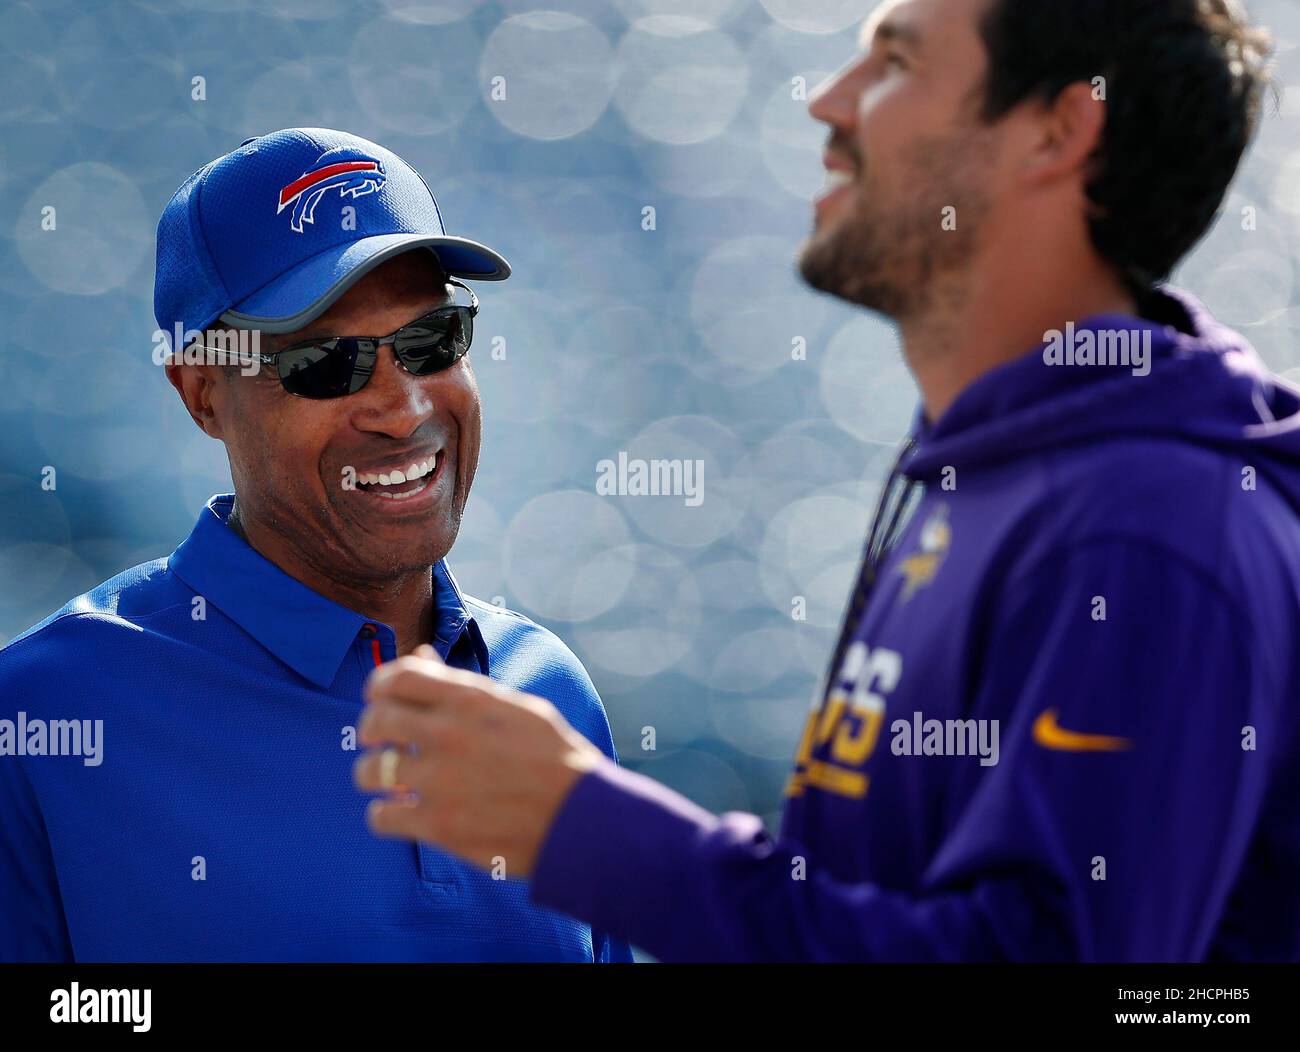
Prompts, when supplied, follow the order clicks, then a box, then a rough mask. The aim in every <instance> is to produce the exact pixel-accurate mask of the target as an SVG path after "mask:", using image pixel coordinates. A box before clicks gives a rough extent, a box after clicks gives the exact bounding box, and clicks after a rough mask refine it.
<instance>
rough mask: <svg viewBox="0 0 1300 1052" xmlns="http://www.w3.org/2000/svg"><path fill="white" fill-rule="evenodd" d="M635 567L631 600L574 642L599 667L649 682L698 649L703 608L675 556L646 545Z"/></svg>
mask: <svg viewBox="0 0 1300 1052" xmlns="http://www.w3.org/2000/svg"><path fill="white" fill-rule="evenodd" d="M635 561H636V576H635V577H634V578H633V579H632V583H631V587H629V588H628V591H627V598H626V599H625V600H624V601H623V602H621V603H619V605H618V606H617V607H616V608H614V609H613V610H611V611H610V612H609V613H608V614H607V615H606V616H605V617H603V618H601V619H600V620H599V622H597V623H595V624H590V625H581V626H579V627H577V628H575V629H574V639H575V641H576V643H577V644H578V645H579V646H580V647H581V649H582V653H583V655H584V656H585V657H586V658H587V659H588V661H589V662H590V663H591V664H592V665H593V666H595V667H597V668H600V669H605V670H608V671H610V672H614V673H617V674H618V675H621V676H629V677H636V678H649V677H651V676H657V675H658V674H659V673H661V672H664V671H667V670H668V669H670V668H672V667H673V666H675V665H676V664H677V663H678V662H679V661H681V659H682V658H683V657H684V656H685V655H686V653H687V652H688V651H689V650H690V649H691V647H692V646H694V644H695V639H696V629H697V628H698V627H699V622H700V616H701V613H700V609H701V603H700V596H699V590H698V589H697V588H696V586H695V582H694V580H693V579H692V575H691V572H690V570H689V569H688V568H687V567H686V565H685V564H684V563H683V562H682V561H681V560H680V559H678V558H677V557H676V556H675V555H672V554H671V553H670V552H667V551H665V550H664V549H662V548H656V547H654V546H653V545H648V544H643V545H638V546H637V549H636V554H635Z"/></svg>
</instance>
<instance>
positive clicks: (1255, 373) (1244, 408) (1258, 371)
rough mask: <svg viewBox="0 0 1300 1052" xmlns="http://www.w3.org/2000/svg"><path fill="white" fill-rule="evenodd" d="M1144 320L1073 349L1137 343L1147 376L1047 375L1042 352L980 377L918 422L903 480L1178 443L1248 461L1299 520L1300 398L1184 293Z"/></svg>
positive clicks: (1113, 325) (1126, 318) (1158, 294)
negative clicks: (1098, 448) (1105, 442)
mask: <svg viewBox="0 0 1300 1052" xmlns="http://www.w3.org/2000/svg"><path fill="white" fill-rule="evenodd" d="M1142 313H1143V316H1142V317H1133V316H1130V315H1126V314H1099V315H1095V316H1093V317H1090V318H1087V319H1085V320H1083V321H1082V322H1079V323H1077V324H1075V325H1074V326H1073V333H1074V340H1073V341H1067V342H1071V343H1072V345H1078V344H1079V343H1080V341H1081V340H1083V341H1087V340H1088V339H1089V337H1088V336H1086V335H1085V334H1086V333H1091V334H1093V337H1094V338H1095V334H1097V333H1100V332H1103V331H1106V332H1115V331H1122V332H1128V333H1131V334H1133V336H1134V337H1135V338H1138V339H1140V340H1142V343H1143V345H1144V348H1149V357H1148V358H1146V359H1145V361H1144V362H1140V363H1139V364H1140V368H1139V369H1136V370H1135V368H1134V365H1133V364H1124V365H1119V364H1113V365H1064V364H1048V361H1047V360H1046V359H1045V357H1044V352H1045V351H1047V350H1048V348H1049V344H1048V343H1046V342H1045V343H1042V344H1039V346H1038V347H1036V348H1035V349H1034V350H1033V351H1031V352H1030V353H1028V354H1026V355H1024V356H1022V357H1020V358H1017V359H1016V360H1014V361H1011V362H1008V363H1007V364H1005V365H1002V366H999V367H998V368H996V369H993V370H991V371H990V372H988V373H985V374H984V375H983V376H981V377H980V378H979V379H978V380H976V381H975V382H974V383H973V384H971V385H970V386H969V387H967V388H966V390H965V391H963V392H962V393H961V395H960V396H958V398H957V400H956V401H955V402H954V403H953V404H952V406H951V407H949V409H948V411H947V412H946V413H944V415H943V416H942V417H940V418H939V420H937V421H936V422H935V423H934V424H932V425H931V424H928V423H927V422H926V420H925V418H924V415H923V414H919V415H918V419H917V424H916V426H915V428H914V430H913V436H912V437H913V440H914V442H915V449H914V451H913V453H912V455H911V457H909V458H908V460H907V463H906V466H905V468H904V472H905V474H906V475H908V476H909V477H911V478H913V479H917V480H923V481H928V480H930V479H932V478H935V477H937V476H938V475H939V473H940V472H941V471H942V470H943V469H944V468H945V467H949V466H951V467H955V468H956V469H957V470H958V471H959V472H960V471H962V470H963V469H964V470H973V469H978V468H979V467H981V466H983V465H987V464H994V463H997V464H1002V463H1006V462H1007V461H1011V460H1015V459H1016V458H1018V457H1021V456H1024V455H1026V454H1032V453H1036V452H1040V451H1042V450H1045V449H1050V448H1053V447H1058V446H1066V445H1072V444H1078V443H1086V442H1089V441H1092V440H1100V439H1111V438H1115V437H1118V436H1123V435H1131V436H1146V437H1162V438H1176V439H1179V440H1182V441H1185V442H1190V443H1194V444H1196V445H1201V446H1208V447H1212V448H1215V449H1219V450H1223V451H1225V452H1230V453H1232V454H1234V455H1239V456H1241V457H1242V459H1243V461H1244V462H1245V463H1248V464H1250V465H1252V466H1254V467H1256V468H1257V469H1258V470H1259V472H1260V474H1262V475H1265V476H1266V477H1267V478H1268V479H1269V480H1270V481H1271V482H1272V483H1273V484H1274V485H1275V486H1276V487H1277V488H1278V489H1279V490H1280V491H1281V492H1283V493H1284V494H1285V495H1286V497H1287V500H1288V501H1289V502H1290V504H1291V505H1292V506H1293V507H1295V508H1298V509H1300V389H1298V388H1296V387H1294V386H1292V385H1291V384H1288V383H1287V382H1286V381H1284V380H1282V379H1280V378H1279V377H1277V376H1274V375H1273V374H1272V373H1270V372H1269V370H1268V368H1267V367H1266V366H1265V365H1264V363H1263V361H1262V360H1261V359H1260V357H1259V355H1258V354H1257V353H1256V352H1255V350H1254V348H1253V347H1251V346H1250V344H1249V343H1247V342H1246V340H1245V339H1244V338H1243V337H1242V336H1240V335H1239V334H1238V333H1236V332H1233V331H1232V330H1231V329H1229V328H1227V327H1226V326H1223V325H1221V324H1220V323H1219V322H1218V321H1216V320H1215V319H1214V317H1213V316H1212V315H1211V314H1210V312H1209V311H1208V310H1207V309H1206V308H1205V306H1204V305H1203V304H1202V303H1200V302H1199V301H1198V300H1197V299H1196V298H1195V297H1193V296H1191V295H1190V294H1188V293H1186V292H1184V291H1182V290H1180V289H1175V288H1173V287H1170V286H1162V287H1161V288H1158V289H1156V290H1155V291H1154V292H1153V293H1152V294H1151V296H1150V297H1149V298H1148V300H1147V301H1146V302H1145V303H1143V305H1142ZM1145 334H1149V335H1145ZM1066 335H1067V336H1068V335H1069V334H1068V333H1066ZM1148 340H1149V344H1148V343H1147V341H1148ZM1143 353H1144V354H1145V353H1147V351H1146V349H1144V351H1143Z"/></svg>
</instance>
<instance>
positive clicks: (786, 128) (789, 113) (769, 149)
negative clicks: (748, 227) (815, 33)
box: [760, 73, 826, 201]
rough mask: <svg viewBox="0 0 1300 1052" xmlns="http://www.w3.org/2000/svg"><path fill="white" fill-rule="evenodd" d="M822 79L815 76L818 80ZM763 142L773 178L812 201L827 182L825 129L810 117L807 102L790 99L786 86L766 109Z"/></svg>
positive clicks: (766, 162) (769, 101)
mask: <svg viewBox="0 0 1300 1052" xmlns="http://www.w3.org/2000/svg"><path fill="white" fill-rule="evenodd" d="M822 76H823V74H820V73H819V74H814V77H815V79H816V80H820V79H821V78H822ZM814 82H815V81H814ZM760 141H761V142H762V150H763V162H764V164H766V165H767V170H768V171H769V172H771V173H772V178H774V179H775V180H776V181H777V182H778V183H779V184H780V185H781V186H782V187H783V188H784V189H785V190H788V191H789V192H790V193H792V194H794V196H795V197H797V198H799V199H800V200H801V201H811V200H812V197H813V194H815V193H816V192H817V191H818V190H820V189H821V187H822V184H823V183H824V182H825V177H826V172H825V169H824V168H823V167H822V163H821V155H822V148H823V147H824V146H825V144H826V126H825V125H823V124H819V123H818V122H817V121H814V120H813V119H812V118H811V117H809V116H808V104H807V102H805V101H796V100H795V99H793V98H791V93H790V87H789V85H787V84H782V85H780V86H779V87H778V88H777V89H776V91H774V92H773V93H772V97H771V98H769V99H768V100H767V105H766V106H764V107H763V116H762V119H761V121H760Z"/></svg>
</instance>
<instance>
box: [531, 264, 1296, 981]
mask: <svg viewBox="0 0 1300 1052" xmlns="http://www.w3.org/2000/svg"><path fill="white" fill-rule="evenodd" d="M1143 315H1144V317H1143V318H1141V319H1139V318H1132V317H1127V316H1098V317H1094V318H1090V319H1088V320H1087V321H1085V322H1083V323H1081V324H1079V325H1078V326H1076V331H1075V332H1074V333H1073V337H1074V338H1073V341H1072V347H1079V348H1086V341H1092V340H1094V339H1096V340H1099V341H1100V340H1102V339H1103V338H1104V339H1106V340H1112V342H1110V343H1106V344H1103V346H1106V347H1109V349H1110V352H1111V355H1112V358H1111V359H1110V360H1112V361H1114V356H1115V355H1116V353H1117V351H1118V347H1119V345H1118V344H1117V343H1115V342H1113V336H1114V334H1116V333H1119V332H1121V331H1125V332H1129V333H1130V335H1131V337H1132V339H1133V340H1134V341H1135V343H1134V345H1133V346H1135V347H1137V348H1139V349H1140V348H1141V347H1142V346H1143V341H1147V340H1149V350H1150V357H1149V359H1147V360H1146V362H1145V367H1143V365H1142V362H1141V359H1140V358H1139V359H1136V360H1135V359H1133V358H1129V359H1128V360H1127V364H1126V365H1125V364H1111V365H1097V364H1073V365H1053V364H1048V360H1047V357H1046V356H1045V355H1046V352H1047V351H1048V350H1049V348H1048V345H1046V344H1045V345H1044V346H1041V347H1039V348H1036V349H1035V350H1034V351H1033V352H1031V353H1029V354H1027V355H1025V356H1023V357H1021V358H1019V359H1016V360H1015V361H1012V362H1010V363H1008V364H1006V365H1004V366H1001V367H999V368H997V369H994V370H993V371H991V372H989V373H987V374H986V375H984V376H983V377H981V378H980V379H979V380H977V381H976V382H975V383H973V384H972V385H971V386H970V387H968V388H967V389H966V390H965V391H964V392H963V393H962V394H961V396H960V397H959V398H958V399H957V401H956V402H955V403H954V404H953V406H952V407H951V408H950V409H949V410H948V412H947V413H945V414H944V415H943V417H942V418H941V419H940V420H939V421H938V422H937V423H935V424H934V425H933V426H928V425H927V424H926V422H925V421H924V419H923V418H922V419H921V420H920V422H919V423H918V425H917V427H916V429H915V431H914V434H913V436H912V442H911V443H909V445H908V447H906V448H905V452H904V455H903V457H902V458H901V460H900V468H899V471H900V474H899V479H900V480H901V481H902V482H903V484H904V485H903V488H904V489H905V490H907V491H908V492H906V493H899V492H898V487H897V486H895V487H892V488H893V490H894V493H895V496H896V506H897V507H900V508H901V507H902V506H903V505H904V503H906V504H907V505H908V506H910V507H912V508H914V511H913V513H912V514H911V515H910V518H908V517H906V515H905V514H901V513H900V515H898V516H897V517H895V516H894V515H893V512H892V510H887V509H886V507H885V506H884V505H882V509H881V514H880V518H881V521H882V522H883V523H884V525H885V529H884V534H885V535H888V534H894V533H896V539H891V538H890V537H888V536H883V535H882V536H883V540H882V538H881V537H878V538H877V543H876V550H875V552H874V553H873V555H872V557H871V558H869V559H868V560H867V562H866V563H865V565H864V581H865V585H866V587H860V589H859V596H858V599H859V601H858V602H856V603H854V604H851V606H850V614H849V617H848V618H847V620H846V625H845V631H844V633H843V637H842V639H841V644H840V646H839V647H838V648H837V654H838V657H837V659H836V661H835V663H834V665H833V666H832V667H833V668H834V669H835V675H834V677H833V678H832V679H831V680H830V682H829V685H828V686H829V690H828V691H827V692H826V695H825V697H824V698H819V702H820V704H819V706H818V707H817V708H816V709H815V710H814V712H813V713H812V714H811V715H810V717H809V721H808V726H807V729H806V731H805V734H804V738H803V741H802V742H801V743H800V744H799V749H798V755H797V759H796V768H795V772H794V774H793V776H792V778H791V780H790V786H789V789H788V792H787V801H786V809H785V813H784V820H783V823H782V829H781V834H780V836H779V838H778V839H775V840H773V839H772V838H771V837H769V836H768V835H767V834H766V833H765V832H764V830H763V827H762V825H761V823H760V821H759V820H758V819H757V818H756V817H754V816H752V815H743V814H728V815H723V816H722V817H717V816H714V815H711V814H709V813H707V812H706V811H703V810H702V809H700V808H698V807H696V806H695V805H694V804H692V803H690V802H689V801H687V800H686V799H684V798H683V797H681V796H678V795H677V794H675V793H673V792H671V791H669V790H667V789H666V788H664V787H662V786H660V785H658V784H657V783H655V782H652V781H650V780H649V779H647V778H644V777H642V776H640V775H637V774H634V773H631V772H628V771H625V770H619V769H618V768H616V767H615V766H614V765H612V764H608V765H605V766H604V767H602V768H600V769H598V770H596V771H594V772H592V773H590V774H588V775H586V776H584V777H583V778H582V779H581V780H580V781H579V782H578V784H577V785H576V787H575V788H574V790H573V791H572V793H571V794H570V796H569V797H568V799H567V800H566V801H565V803H564V804H563V806H562V808H561V810H560V812H559V814H558V816H557V818H556V820H555V822H554V824H553V826H552V827H551V830H550V832H549V834H548V836H547V839H546V842H545V844H544V845H543V847H542V851H541V853H540V856H539V859H538V862H537V868H536V872H535V874H534V878H533V883H532V895H533V897H534V899H535V901H537V902H538V903H540V904H543V905H546V906H551V907H555V908H558V909H560V910H564V911H566V912H569V913H571V914H573V915H575V916H577V917H579V918H581V919H582V920H585V921H587V922H589V923H591V924H593V925H596V926H598V927H600V928H602V929H605V930H608V931H610V932H611V933H613V934H614V935H616V936H621V937H625V938H627V939H628V940H629V941H631V942H633V943H634V944H636V945H638V946H641V947H643V948H644V949H645V950H647V951H649V952H650V953H652V954H654V955H655V956H656V957H659V958H661V959H664V960H702V959H703V960H862V961H898V960H909V961H955V960H1012V961H1027V960H1082V961H1095V960H1116V961H1134V960H1146V961H1201V960H1241V959H1289V960H1295V959H1297V957H1300V719H1298V718H1297V717H1298V716H1300V646H1298V645H1297V644H1298V643H1300V392H1297V390H1296V389H1295V388H1293V387H1290V386H1288V385H1287V384H1286V383H1284V382H1283V381H1281V380H1279V379H1277V378H1275V377H1273V376H1271V375H1270V374H1269V373H1268V372H1267V370H1266V369H1265V368H1264V367H1263V365H1262V364H1261V362H1260V361H1259V359H1258V357H1257V356H1256V354H1255V352H1254V351H1253V350H1252V349H1251V348H1250V347H1249V346H1248V345H1247V344H1246V343H1245V342H1244V341H1243V340H1242V339H1241V337H1239V336H1237V335H1236V334H1234V333H1233V332H1231V331H1229V330H1228V329H1226V328H1224V327H1222V326H1221V325H1219V324H1218V323H1217V322H1216V321H1214V319H1213V318H1212V317H1211V316H1210V315H1209V314H1208V312H1207V311H1206V310H1205V308H1204V307H1203V306H1202V305H1201V304H1199V303H1197V302H1196V301H1195V300H1194V299H1192V297H1190V296H1188V295H1186V294H1185V293H1182V292H1179V291H1177V290H1174V289H1170V288H1165V289H1162V290H1160V291H1158V292H1157V293H1155V294H1154V295H1153V296H1152V297H1151V298H1150V301H1149V303H1148V304H1145V305H1144V307H1143ZM1053 350H1054V349H1053ZM1053 360H1056V359H1055V358H1053ZM1085 361H1086V359H1085ZM922 490H923V496H921V491H922ZM918 496H920V500H919V503H918V501H917V498H918ZM895 518H896V519H897V523H899V524H903V523H905V527H904V528H901V529H898V528H897V527H896V528H895V530H890V529H889V528H888V525H889V520H893V519H895ZM875 532H879V530H877V531H875ZM862 600H865V601H862ZM792 744H793V743H792Z"/></svg>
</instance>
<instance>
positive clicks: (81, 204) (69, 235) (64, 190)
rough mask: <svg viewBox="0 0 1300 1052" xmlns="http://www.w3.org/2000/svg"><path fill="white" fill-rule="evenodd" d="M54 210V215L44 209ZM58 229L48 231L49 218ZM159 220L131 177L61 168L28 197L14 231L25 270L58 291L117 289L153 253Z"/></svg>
mask: <svg viewBox="0 0 1300 1052" xmlns="http://www.w3.org/2000/svg"><path fill="white" fill-rule="evenodd" d="M47 207H48V208H53V209H54V212H53V213H44V212H43V211H42V210H43V209H46V208H47ZM47 214H48V215H52V216H53V221H54V229H52V230H47V229H42V223H43V220H44V218H45V216H46V215H47ZM154 225H155V221H154V220H153V219H152V218H151V217H150V215H149V212H148V211H147V210H146V209H145V207H144V201H143V199H142V198H141V196H140V191H139V189H138V188H137V187H136V185H135V183H134V182H132V181H131V180H130V179H129V178H127V176H125V175H123V174H122V173H121V172H119V171H118V170H117V169H115V168H110V167H109V166H108V165H106V164H100V163H98V162H96V161H83V162H81V163H79V164H73V165H69V166H68V167H66V168H61V169H60V170H59V171H57V172H55V173H54V174H53V175H51V176H50V177H49V178H48V179H46V180H45V181H44V182H42V183H41V184H40V185H39V186H38V187H37V188H36V189H35V190H34V191H32V193H31V194H30V195H29V196H28V198H27V201H26V203H25V204H24V205H23V208H22V210H21V212H20V213H19V216H18V222H17V225H16V226H15V228H14V243H15V246H16V247H17V249H18V254H19V256H21V257H22V260H23V263H25V264H26V266H27V269H28V270H30V271H31V272H32V274H33V275H34V276H35V277H36V278H38V279H39V280H40V281H42V282H44V283H45V284H46V285H48V286H49V287H50V288H52V289H57V290H58V291H59V292H71V293H75V294H77V295H83V296H94V295H97V294H99V293H101V292H107V291H108V290H109V289H112V288H117V286H119V285H121V284H122V283H123V282H125V281H126V280H127V278H129V277H131V275H132V273H133V271H134V270H135V268H136V267H137V266H139V264H140V263H141V262H142V261H143V260H144V259H145V257H146V256H147V255H148V254H150V252H151V250H152V249H153V230H154Z"/></svg>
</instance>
